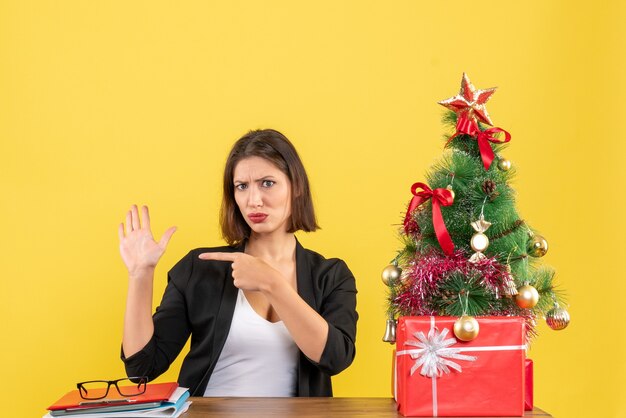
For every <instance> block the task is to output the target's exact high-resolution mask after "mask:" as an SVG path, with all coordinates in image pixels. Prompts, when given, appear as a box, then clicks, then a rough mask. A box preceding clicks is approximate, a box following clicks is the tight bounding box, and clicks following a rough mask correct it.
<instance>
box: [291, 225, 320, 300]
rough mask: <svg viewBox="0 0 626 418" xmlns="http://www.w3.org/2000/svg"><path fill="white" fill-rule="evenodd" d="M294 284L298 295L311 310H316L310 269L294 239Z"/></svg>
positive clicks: (302, 250) (298, 243)
mask: <svg viewBox="0 0 626 418" xmlns="http://www.w3.org/2000/svg"><path fill="white" fill-rule="evenodd" d="M296 275H297V277H296V283H297V285H298V289H297V291H298V294H299V295H300V297H301V298H302V299H304V301H305V302H306V303H307V304H308V305H309V306H310V307H311V308H313V309H315V310H317V304H316V303H315V292H314V291H313V281H312V280H311V268H310V267H309V260H308V259H307V257H306V253H305V250H304V248H303V247H302V245H300V241H298V239H297V238H296Z"/></svg>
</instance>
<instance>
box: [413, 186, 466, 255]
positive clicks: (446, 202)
mask: <svg viewBox="0 0 626 418" xmlns="http://www.w3.org/2000/svg"><path fill="white" fill-rule="evenodd" d="M418 189H422V191H420V192H418V191H417V190H418ZM411 193H413V198H412V199H411V202H410V203H409V208H408V209H407V211H406V216H405V217H404V230H405V232H406V233H407V234H408V230H407V229H408V225H409V221H410V220H411V214H412V213H413V211H414V210H415V208H417V207H418V206H419V205H421V204H422V203H424V202H425V201H427V200H428V199H430V198H432V199H433V226H434V227H435V234H436V235H437V241H439V245H440V246H441V249H442V250H443V252H444V253H446V254H447V255H452V253H453V252H454V243H453V242H452V238H450V234H449V233H448V229H447V228H446V224H445V223H444V221H443V216H442V215H441V206H450V205H452V203H454V199H453V197H452V192H451V191H450V190H448V189H443V188H440V189H435V190H432V189H431V188H430V187H428V185H426V184H424V183H415V184H413V186H411Z"/></svg>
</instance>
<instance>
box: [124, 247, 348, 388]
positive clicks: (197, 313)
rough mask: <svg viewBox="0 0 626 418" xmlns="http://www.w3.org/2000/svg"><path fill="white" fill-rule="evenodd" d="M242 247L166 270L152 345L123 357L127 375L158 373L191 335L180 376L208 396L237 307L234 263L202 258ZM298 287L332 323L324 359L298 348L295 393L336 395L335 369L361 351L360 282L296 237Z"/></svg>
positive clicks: (200, 250)
mask: <svg viewBox="0 0 626 418" xmlns="http://www.w3.org/2000/svg"><path fill="white" fill-rule="evenodd" d="M243 249H244V245H243V244H242V245H239V246H237V247H215V248H198V249H195V250H192V251H191V252H189V254H187V255H186V256H185V257H184V258H183V259H182V260H180V261H179V262H178V263H177V264H176V265H175V266H174V267H173V268H172V269H171V270H170V272H169V273H168V283H167V287H166V289H165V293H164V295H163V299H162V301H161V305H160V306H159V307H158V308H157V309H156V312H155V314H154V316H153V321H154V335H153V336H152V339H151V340H150V341H149V342H148V344H146V346H145V347H144V348H143V349H142V350H141V351H139V352H137V353H135V354H133V355H132V356H130V357H128V358H125V357H124V354H123V352H122V360H123V361H124V364H125V367H126V373H127V375H128V376H148V377H149V378H150V380H154V379H156V378H157V377H158V376H159V375H161V374H162V373H163V372H165V371H166V370H167V369H168V368H169V366H170V364H171V363H172V362H173V361H174V359H175V358H176V357H177V356H178V354H179V353H180V351H181V350H182V348H183V346H184V345H185V343H186V342H187V339H188V338H189V336H190V335H191V347H190V350H189V353H188V354H187V356H186V357H185V360H184V361H183V364H182V367H181V370H180V374H179V376H178V383H179V384H180V385H181V386H183V387H187V388H190V393H191V395H192V396H203V395H204V390H205V389H206V386H207V384H208V382H209V378H210V377H211V373H212V372H213V369H214V367H215V364H216V363H217V360H218V358H219V356H220V353H221V351H222V348H223V347H224V343H225V342H226V337H227V336H228V331H229V329H230V324H231V321H232V318H233V312H234V310H235V303H236V297H237V291H238V289H237V288H236V287H235V286H234V285H233V279H232V275H231V273H232V268H231V263H230V262H224V261H209V260H200V259H199V258H198V255H199V254H201V253H203V252H235V251H243ZM296 272H297V286H298V294H299V295H300V297H302V299H304V300H305V301H306V302H307V303H308V304H309V306H311V307H312V308H313V309H315V311H316V312H318V313H319V314H320V315H321V316H322V317H323V318H324V319H325V320H326V321H327V322H328V340H327V342H326V347H325V348H324V351H323V353H322V357H321V359H320V362H319V363H315V362H314V361H312V360H309V359H308V358H307V357H306V356H305V355H304V354H303V353H302V352H300V358H299V364H298V382H297V388H296V393H297V396H332V386H331V380H330V376H332V375H335V374H337V373H339V372H340V371H342V370H344V369H345V368H346V367H348V366H349V365H350V364H351V363H352V360H353V359H354V355H355V347H354V343H355V339H356V322H357V319H358V314H357V312H356V293H357V290H356V286H355V281H354V276H353V275H352V273H351V272H350V270H349V269H348V267H347V266H346V264H345V263H344V262H343V261H342V260H339V259H336V258H331V259H325V258H324V257H323V256H321V255H319V254H317V253H315V252H313V251H310V250H307V249H305V248H303V247H302V246H301V245H300V243H299V242H297V243H296Z"/></svg>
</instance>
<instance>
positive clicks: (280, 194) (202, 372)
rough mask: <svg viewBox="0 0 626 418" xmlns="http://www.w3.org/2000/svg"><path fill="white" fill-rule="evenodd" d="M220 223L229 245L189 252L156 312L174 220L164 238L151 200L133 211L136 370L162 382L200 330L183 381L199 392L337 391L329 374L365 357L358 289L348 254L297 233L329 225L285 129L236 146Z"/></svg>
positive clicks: (126, 248) (130, 302) (125, 247)
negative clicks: (156, 286) (318, 215)
mask: <svg viewBox="0 0 626 418" xmlns="http://www.w3.org/2000/svg"><path fill="white" fill-rule="evenodd" d="M220 223H221V228H222V234H223V236H224V238H225V240H226V242H227V243H228V244H229V246H224V247H216V248H199V249H195V250H192V251H191V252H189V254H187V256H185V257H184V258H183V259H182V260H180V261H179V262H178V263H177V264H176V265H175V266H174V267H173V268H172V269H171V270H170V272H169V273H168V284H167V288H166V289H165V294H164V295H163V300H162V301H161V304H160V306H159V307H158V308H157V309H156V312H155V313H154V315H152V291H153V280H154V269H155V267H156V265H157V262H158V261H159V259H160V258H161V256H162V255H163V253H164V251H165V249H166V247H167V244H168V242H169V240H170V238H171V236H172V234H173V233H174V231H175V228H173V227H172V228H169V229H168V230H167V231H165V233H164V234H163V236H162V238H161V239H160V240H159V241H158V242H157V241H155V240H154V238H153V235H152V232H151V229H150V217H149V213H148V208H147V207H145V206H144V207H142V208H141V217H140V215H139V209H138V208H137V206H133V207H132V208H131V209H130V211H129V212H128V213H127V215H126V222H125V225H124V224H121V225H120V227H119V237H120V252H121V255H122V259H123V260H124V263H125V264H126V267H127V268H128V274H129V282H128V296H127V302H126V313H125V317H124V335H123V342H122V360H123V361H124V363H125V366H126V372H127V374H128V376H148V377H149V379H150V380H153V379H155V378H156V377H157V376H159V375H160V374H162V373H163V372H165V371H166V370H167V369H168V367H169V365H170V364H171V363H172V362H173V361H174V359H175V358H176V357H177V355H178V354H179V353H180V351H181V349H182V348H183V346H184V345H185V343H186V341H187V340H188V339H189V337H190V336H191V348H190V351H189V353H188V354H187V356H186V357H185V360H184V361H183V365H182V368H181V371H180V375H179V378H178V382H179V384H180V385H181V386H183V387H188V388H190V392H191V394H192V396H332V387H331V380H330V376H332V375H334V374H337V373H339V372H340V371H342V370H344V369H345V368H346V367H348V366H349V365H350V364H351V363H352V360H353V359H354V355H355V348H354V343H355V337H356V322H357V319H358V315H357V312H356V292H357V291H356V287H355V281H354V277H353V275H352V273H351V272H350V270H349V269H348V267H347V266H346V264H345V263H344V262H343V261H341V260H339V259H336V258H331V259H326V258H324V257H322V256H321V255H319V254H317V253H315V252H313V251H310V250H307V249H305V248H303V247H302V246H301V245H300V243H299V242H298V241H297V239H296V237H295V235H294V233H295V232H296V231H299V230H302V231H306V232H309V231H315V230H316V229H317V228H318V225H317V223H316V219H315V213H314V210H313V203H312V200H311V193H310V189H309V181H308V178H307V175H306V172H305V170H304V167H303V165H302V162H301V161H300V158H299V156H298V154H297V152H296V150H295V148H294V147H293V145H292V144H291V143H290V142H289V140H288V139H287V138H286V137H285V136H283V135H282V134H281V133H280V132H277V131H275V130H270V129H266V130H258V131H251V132H249V133H248V134H247V135H245V136H244V137H242V138H241V139H239V140H238V141H237V142H236V143H235V145H234V146H233V149H232V150H231V152H230V155H229V156H228V160H227V162H226V167H225V170H224V185H223V200H222V208H221V213H220Z"/></svg>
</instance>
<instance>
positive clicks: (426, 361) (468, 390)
mask: <svg viewBox="0 0 626 418" xmlns="http://www.w3.org/2000/svg"><path fill="white" fill-rule="evenodd" d="M476 319H477V320H478V323H479V325H480V332H479V334H478V337H476V338H475V339H474V340H472V341H469V342H464V341H460V340H457V339H456V338H455V336H454V333H453V326H454V322H455V321H456V320H457V318H456V317H444V316H438V317H434V316H408V317H400V318H399V320H398V326H397V329H396V384H397V388H396V389H397V390H396V401H397V403H398V410H399V411H400V413H401V414H402V415H404V416H428V417H430V416H466V417H467V416H523V415H524V362H525V359H526V346H525V342H524V334H525V330H524V319H523V318H520V317H502V316H500V317H479V318H476Z"/></svg>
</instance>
